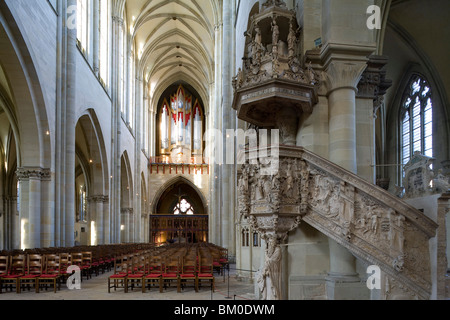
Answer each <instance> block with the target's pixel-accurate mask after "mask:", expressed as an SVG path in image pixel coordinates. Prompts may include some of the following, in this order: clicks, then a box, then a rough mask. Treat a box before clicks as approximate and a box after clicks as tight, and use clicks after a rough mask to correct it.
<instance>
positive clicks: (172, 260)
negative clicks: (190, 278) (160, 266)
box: [160, 256, 181, 293]
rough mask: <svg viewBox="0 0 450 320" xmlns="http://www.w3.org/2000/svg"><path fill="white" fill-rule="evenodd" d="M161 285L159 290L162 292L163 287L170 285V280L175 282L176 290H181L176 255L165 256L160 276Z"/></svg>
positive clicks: (178, 263) (178, 260)
mask: <svg viewBox="0 0 450 320" xmlns="http://www.w3.org/2000/svg"><path fill="white" fill-rule="evenodd" d="M161 282H162V286H161V288H160V292H161V293H162V292H163V287H164V289H167V288H168V287H170V285H171V283H172V282H176V283H177V292H178V293H180V292H181V288H180V259H179V257H178V256H169V257H166V261H165V263H164V271H163V274H162V277H161Z"/></svg>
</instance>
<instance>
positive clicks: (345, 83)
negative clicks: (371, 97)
mask: <svg viewBox="0 0 450 320" xmlns="http://www.w3.org/2000/svg"><path fill="white" fill-rule="evenodd" d="M366 66H367V64H366V63H365V62H362V61H339V60H338V61H331V62H330V64H329V65H328V67H327V69H326V83H327V88H328V102H329V110H330V111H329V130H330V133H329V141H330V142H329V150H330V151H329V157H330V159H331V160H332V161H333V162H334V163H336V164H337V165H339V166H341V167H343V168H344V169H346V170H349V171H350V172H352V173H355V174H357V172H358V166H357V157H356V146H357V144H356V92H357V89H356V88H357V85H358V83H359V80H360V78H361V75H362V73H363V71H364V70H365V68H366ZM329 244H330V246H329V248H330V272H329V276H328V278H327V296H328V298H329V299H331V300H336V299H337V300H340V299H351V298H356V299H358V298H360V294H361V290H364V288H363V287H362V286H361V285H360V283H359V279H358V277H357V272H356V263H355V257H354V256H353V255H352V254H351V253H350V252H349V251H348V250H347V249H346V248H344V247H342V246H340V245H339V244H337V243H336V242H335V241H334V240H332V239H329ZM365 289H367V288H365Z"/></svg>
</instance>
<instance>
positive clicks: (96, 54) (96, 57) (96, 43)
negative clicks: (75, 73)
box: [92, 0, 100, 77]
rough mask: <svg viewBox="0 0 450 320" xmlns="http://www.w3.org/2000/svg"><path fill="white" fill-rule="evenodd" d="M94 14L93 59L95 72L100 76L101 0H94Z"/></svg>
mask: <svg viewBox="0 0 450 320" xmlns="http://www.w3.org/2000/svg"><path fill="white" fill-rule="evenodd" d="M93 7H94V14H93V21H92V60H93V66H92V68H93V69H94V73H95V75H96V76H97V77H99V76H100V1H99V0H93Z"/></svg>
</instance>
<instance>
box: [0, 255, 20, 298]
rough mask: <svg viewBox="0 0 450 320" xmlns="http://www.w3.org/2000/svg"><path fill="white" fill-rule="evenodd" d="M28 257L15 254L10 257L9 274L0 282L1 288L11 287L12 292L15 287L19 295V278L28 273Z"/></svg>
mask: <svg viewBox="0 0 450 320" xmlns="http://www.w3.org/2000/svg"><path fill="white" fill-rule="evenodd" d="M25 269H26V255H25V254H15V255H13V256H11V257H10V264H9V270H8V274H7V275H6V276H3V277H2V279H1V281H0V290H1V288H3V287H5V288H7V287H9V288H10V290H11V291H12V287H13V285H14V286H15V288H16V292H17V293H19V291H20V289H19V278H20V277H22V276H24V275H25V272H26V270H25Z"/></svg>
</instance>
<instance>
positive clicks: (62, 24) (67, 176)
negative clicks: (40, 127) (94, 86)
mask: <svg viewBox="0 0 450 320" xmlns="http://www.w3.org/2000/svg"><path fill="white" fill-rule="evenodd" d="M63 4H64V5H61V6H60V14H59V15H58V41H57V46H58V50H57V51H58V57H57V58H58V59H57V81H58V85H57V92H56V99H57V101H56V119H55V128H56V130H55V132H56V137H55V152H54V154H55V172H56V174H55V186H54V187H55V215H54V216H55V224H54V228H55V229H54V230H55V238H56V241H57V243H55V245H57V246H68V247H70V246H73V245H74V243H75V234H74V231H75V126H76V119H75V109H76V98H77V92H76V75H77V72H76V71H77V68H76V61H77V55H78V54H79V52H78V49H77V29H76V24H74V25H70V23H72V24H73V19H71V18H72V17H73V15H74V14H76V11H73V10H71V8H76V6H77V1H76V0H67V2H63ZM71 21H72V22H71ZM21 205H22V200H21ZM21 223H24V221H21Z"/></svg>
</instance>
